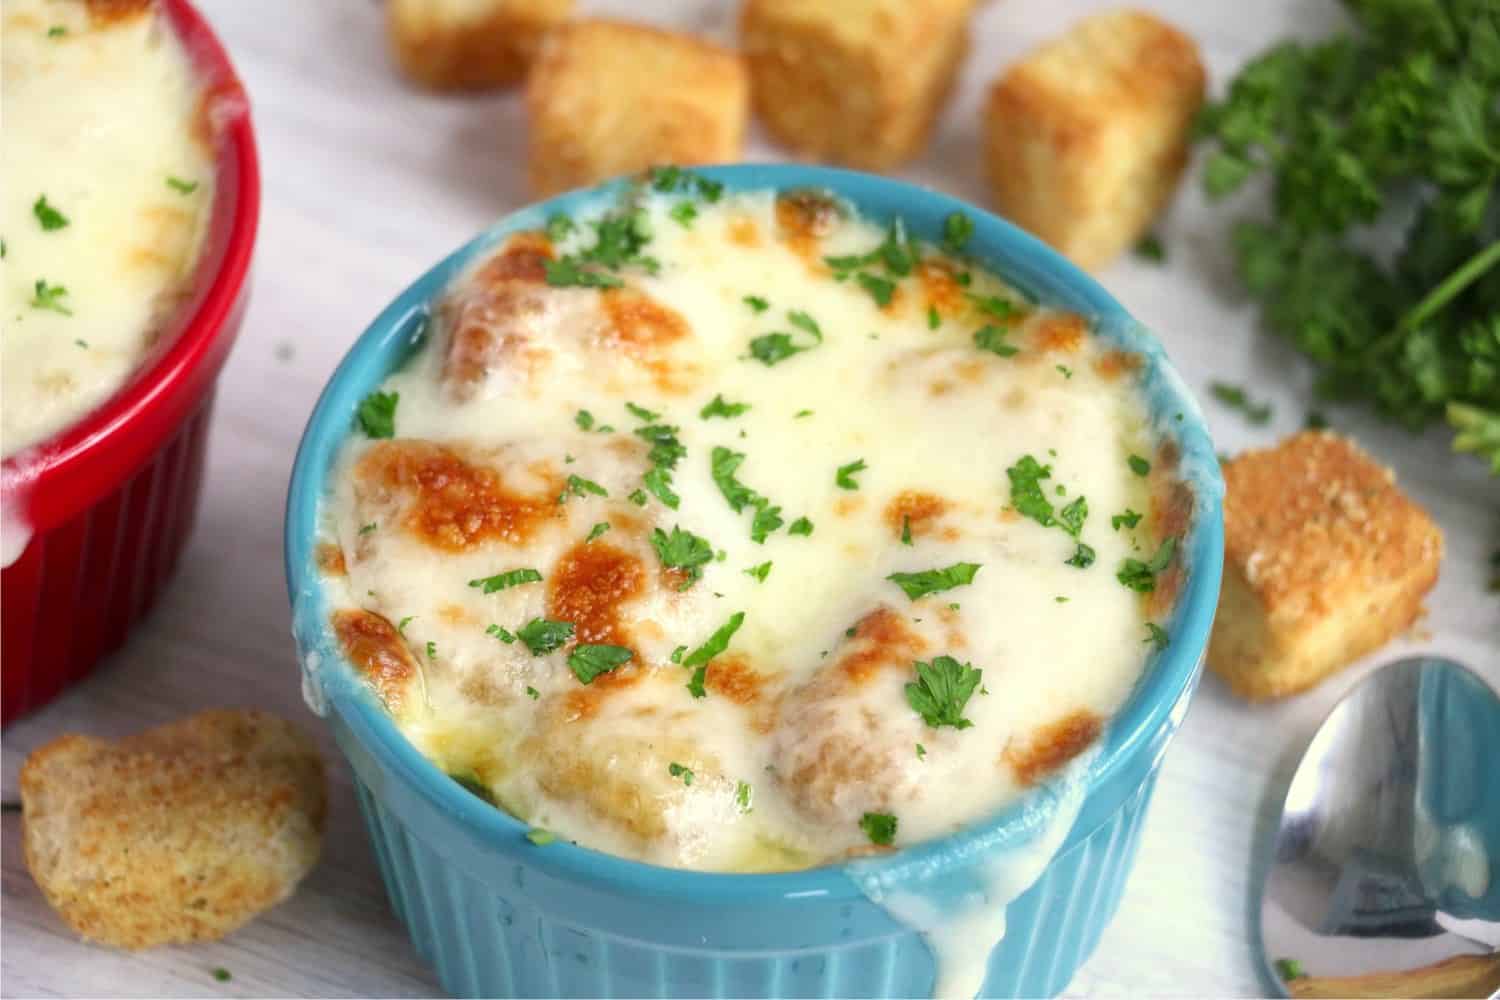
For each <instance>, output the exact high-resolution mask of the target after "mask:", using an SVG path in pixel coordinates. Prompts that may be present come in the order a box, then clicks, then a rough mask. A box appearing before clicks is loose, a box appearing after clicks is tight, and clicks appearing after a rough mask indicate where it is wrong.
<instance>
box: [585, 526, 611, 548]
mask: <svg viewBox="0 0 1500 1000" xmlns="http://www.w3.org/2000/svg"><path fill="white" fill-rule="evenodd" d="M608 530H609V522H608V521H600V522H599V523H597V524H595V525H594V526H593V527H592V528H590V529H589V533H588V537H587V538H585V539H584V540H583V544H585V545H587V544H588V543H589V542H592V541H593V540H594V539H596V538H598V537H599V536H600V535H602V534H604V533H605V532H606V531H608Z"/></svg>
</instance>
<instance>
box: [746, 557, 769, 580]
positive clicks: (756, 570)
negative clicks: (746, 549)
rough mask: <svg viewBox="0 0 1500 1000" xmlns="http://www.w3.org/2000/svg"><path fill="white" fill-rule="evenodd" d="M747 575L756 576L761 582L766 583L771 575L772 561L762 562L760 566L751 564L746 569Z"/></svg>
mask: <svg viewBox="0 0 1500 1000" xmlns="http://www.w3.org/2000/svg"><path fill="white" fill-rule="evenodd" d="M745 575H746V576H750V577H754V578H755V579H756V581H757V582H759V583H765V582H766V577H768V576H770V575H771V563H770V562H769V561H768V562H763V563H761V564H760V565H759V566H751V567H750V568H749V569H747V570H745Z"/></svg>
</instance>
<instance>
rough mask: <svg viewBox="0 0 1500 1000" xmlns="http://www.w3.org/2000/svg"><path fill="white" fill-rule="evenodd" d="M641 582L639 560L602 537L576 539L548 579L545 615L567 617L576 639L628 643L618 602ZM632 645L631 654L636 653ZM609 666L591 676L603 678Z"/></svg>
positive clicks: (557, 618) (625, 601) (624, 600)
mask: <svg viewBox="0 0 1500 1000" xmlns="http://www.w3.org/2000/svg"><path fill="white" fill-rule="evenodd" d="M645 587H646V570H645V567H644V566H642V565H641V560H640V559H639V558H637V557H636V556H634V555H632V554H631V553H629V552H626V551H624V550H623V549H619V548H616V547H615V546H613V545H610V544H608V543H607V542H604V541H603V540H595V541H594V542H592V543H590V544H582V543H580V544H578V545H575V546H573V547H572V548H571V549H569V550H568V551H567V552H566V553H564V554H563V557H562V558H561V559H559V560H558V561H557V565H556V566H555V567H553V569H552V575H551V576H550V577H549V578H548V581H547V616H548V617H549V618H551V619H553V620H554V621H562V622H572V623H573V628H574V635H575V636H576V637H577V641H578V642H581V643H605V644H608V645H611V646H632V640H631V638H630V636H629V635H628V634H627V632H626V629H625V625H624V622H623V621H622V620H621V607H622V606H623V605H625V604H628V603H629V602H630V601H633V600H635V599H636V598H637V597H639V596H640V595H641V593H642V592H643V591H644V590H645ZM639 656H640V653H639V652H638V651H637V653H636V657H637V660H638V659H639ZM618 673H619V671H618V670H617V671H613V672H611V673H609V674H604V675H602V676H600V677H599V678H598V679H597V680H595V681H594V683H595V684H599V683H601V682H606V681H607V679H608V678H610V677H613V676H614V675H615V674H618Z"/></svg>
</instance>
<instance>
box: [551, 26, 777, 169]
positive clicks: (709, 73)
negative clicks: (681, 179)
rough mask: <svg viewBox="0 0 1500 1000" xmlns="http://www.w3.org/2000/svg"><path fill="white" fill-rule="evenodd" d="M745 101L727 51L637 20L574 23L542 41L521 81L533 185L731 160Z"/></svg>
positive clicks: (739, 70) (739, 66)
mask: <svg viewBox="0 0 1500 1000" xmlns="http://www.w3.org/2000/svg"><path fill="white" fill-rule="evenodd" d="M748 108H749V84H748V83H747V81H746V77H745V67H744V64H743V63H742V62H741V60H740V57H739V56H738V55H736V54H735V53H733V52H730V51H729V50H727V49H723V48H720V47H719V46H717V45H712V44H710V43H708V42H705V41H702V40H699V39H697V38H694V37H692V36H690V35H681V34H674V33H672V32H668V31H661V30H658V29H656V28H648V27H645V26H643V25H638V24H624V23H620V22H615V21H576V22H574V23H572V24H569V25H566V26H564V27H562V28H560V29H558V30H557V31H556V32H554V33H553V34H552V36H551V37H550V38H548V40H547V42H546V44H544V45H543V46H542V52H541V54H540V55H539V56H538V57H537V61H536V65H535V66H534V67H533V69H532V71H531V76H530V77H529V78H528V79H527V82H526V110H527V114H528V116H529V118H530V121H531V151H530V157H529V162H530V177H531V186H532V189H533V190H534V191H535V192H536V193H537V194H538V195H547V194H552V193H554V192H557V191H565V190H567V189H569V188H573V187H582V186H585V185H589V184H593V183H596V182H598V181H601V180H604V179H606V178H608V177H614V176H616V175H618V174H625V173H633V172H636V171H640V170H644V169H646V168H648V167H652V166H658V165H662V164H668V163H677V164H685V165H690V164H704V163H720V162H724V161H727V160H734V159H738V158H739V155H740V147H741V145H742V143H743V141H744V136H745V118H746V116H747V114H748Z"/></svg>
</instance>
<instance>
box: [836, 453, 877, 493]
mask: <svg viewBox="0 0 1500 1000" xmlns="http://www.w3.org/2000/svg"><path fill="white" fill-rule="evenodd" d="M867 468H869V466H867V465H865V460H864V459H862V458H857V459H855V460H854V461H852V462H850V463H849V464H848V465H841V466H839V469H838V472H836V473H835V474H834V477H833V481H834V484H835V485H837V486H838V488H839V489H841V490H857V489H859V483H857V482H856V481H855V479H854V476H855V474H856V473H860V472H863V471H865V469H867Z"/></svg>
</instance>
